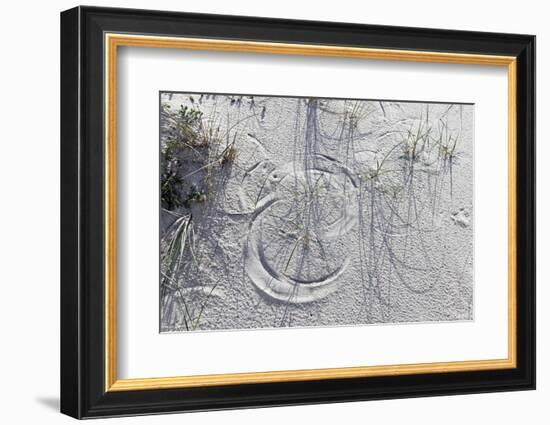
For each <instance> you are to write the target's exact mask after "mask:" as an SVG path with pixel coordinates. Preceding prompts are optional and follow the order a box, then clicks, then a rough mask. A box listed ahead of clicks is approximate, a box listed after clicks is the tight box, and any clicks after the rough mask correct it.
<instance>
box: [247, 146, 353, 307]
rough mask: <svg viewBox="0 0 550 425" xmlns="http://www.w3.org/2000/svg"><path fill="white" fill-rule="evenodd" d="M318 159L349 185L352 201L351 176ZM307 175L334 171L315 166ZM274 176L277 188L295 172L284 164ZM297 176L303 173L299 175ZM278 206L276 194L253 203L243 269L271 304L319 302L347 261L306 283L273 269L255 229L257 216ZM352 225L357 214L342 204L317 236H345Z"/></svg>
mask: <svg viewBox="0 0 550 425" xmlns="http://www.w3.org/2000/svg"><path fill="white" fill-rule="evenodd" d="M322 159H323V160H325V161H326V160H328V161H330V162H331V165H333V166H334V165H335V166H336V167H337V168H336V170H337V171H338V174H339V175H341V176H343V177H344V179H349V181H350V182H351V184H350V188H349V189H350V193H349V196H350V197H353V196H354V195H355V191H356V190H357V183H356V181H355V179H354V175H353V173H352V172H351V171H350V170H349V169H347V167H345V166H344V165H343V164H340V163H339V162H337V161H335V160H334V159H332V158H328V157H325V156H322ZM309 171H314V172H319V173H327V174H332V175H333V174H334V169H331V168H330V166H327V167H324V166H317V167H316V168H314V169H311V170H309ZM275 172H276V173H277V174H278V175H280V176H281V177H280V179H278V181H277V184H280V183H281V182H282V181H283V180H285V179H286V178H287V177H291V176H295V177H296V171H295V170H294V168H293V164H285V165H284V166H282V167H279V168H277V170H276V171H273V172H272V173H275ZM299 173H303V171H301V172H299ZM275 190H276V187H275ZM280 202H283V200H282V199H278V198H277V195H276V192H271V193H269V194H267V195H266V196H264V197H262V198H261V199H260V200H259V202H258V203H257V205H256V210H255V211H254V213H253V214H252V217H251V220H250V224H249V228H248V237H247V239H246V243H245V249H244V260H245V261H244V263H245V269H246V271H247V273H248V276H249V277H250V279H251V281H252V283H253V284H254V285H255V286H256V288H257V289H258V290H260V291H261V292H262V293H264V294H265V295H267V296H269V297H271V298H273V299H275V300H278V301H283V302H290V303H297V304H300V303H308V302H313V301H317V300H320V299H322V298H324V297H326V296H327V295H329V294H331V293H332V292H334V291H335V290H336V289H338V279H339V277H340V276H341V275H342V273H344V271H345V270H346V268H347V267H348V265H349V262H350V260H349V258H346V259H344V261H343V262H342V264H340V265H339V266H338V267H337V268H335V269H334V270H332V271H330V272H328V273H325V274H324V275H322V276H320V277H318V278H316V279H309V280H308V279H298V278H291V277H289V276H287V275H285V274H284V273H282V272H280V271H277V270H276V269H275V268H273V267H272V265H271V264H270V263H269V260H268V258H267V256H266V253H265V250H264V243H263V240H262V238H261V231H259V229H258V223H259V221H260V220H261V216H262V215H263V214H264V213H265V212H266V211H267V210H269V209H270V208H271V207H273V206H274V205H276V204H278V203H280ZM356 222H357V214H354V213H353V211H352V210H349V208H348V204H347V203H345V206H344V208H343V210H342V214H340V216H339V217H338V218H337V219H336V220H335V221H334V222H332V223H331V224H329V225H328V226H327V227H326V228H325V229H324V230H323V232H322V234H321V235H320V236H322V238H323V239H335V238H337V237H340V236H342V235H344V234H346V233H347V232H349V231H350V230H351V229H352V228H353V227H354V226H355V224H356Z"/></svg>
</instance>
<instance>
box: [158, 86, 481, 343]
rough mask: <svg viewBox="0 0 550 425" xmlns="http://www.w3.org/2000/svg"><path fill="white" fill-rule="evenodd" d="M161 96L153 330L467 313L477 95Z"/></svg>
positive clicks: (467, 316) (434, 318) (407, 319)
mask: <svg viewBox="0 0 550 425" xmlns="http://www.w3.org/2000/svg"><path fill="white" fill-rule="evenodd" d="M159 108H160V112H159V113H160V120H159V122H160V129H159V149H160V182H159V185H160V192H159V193H160V200H159V205H160V276H159V280H160V297H159V300H160V330H161V332H187V331H206V330H237V329H258V328H290V327H312V326H317V327H332V326H353V325H367V324H391V323H413V322H445V321H465V320H473V319H474V309H473V297H474V289H475V288H474V283H473V282H474V280H473V270H474V268H473V235H474V229H473V214H474V205H473V188H474V184H473V183H474V175H473V165H474V157H473V144H474V140H473V134H474V133H473V131H474V129H473V127H474V110H475V105H472V104H461V103H440V102H438V103H435V102H410V101H407V102H403V101H394V100H362V99H329V98H318V97H282V96H265V95H253V94H216V93H182V92H169V91H164V92H161V93H160V106H159Z"/></svg>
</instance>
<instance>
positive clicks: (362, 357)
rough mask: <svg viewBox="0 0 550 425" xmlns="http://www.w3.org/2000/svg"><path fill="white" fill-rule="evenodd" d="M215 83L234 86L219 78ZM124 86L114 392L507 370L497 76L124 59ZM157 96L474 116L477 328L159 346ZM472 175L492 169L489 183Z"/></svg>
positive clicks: (270, 335)
mask: <svg viewBox="0 0 550 425" xmlns="http://www.w3.org/2000/svg"><path fill="white" fill-rule="evenodd" d="M267 64H268V65H267ZM159 69H162V74H161V75H159V74H158V72H157V70H159ZM220 69H223V70H224V72H225V73H226V75H228V76H230V77H229V78H219V77H218V72H219V70H220ZM119 72H120V75H119V77H118V78H119V82H120V83H119V86H118V87H119V91H118V102H119V107H118V111H119V115H118V117H119V121H118V123H119V126H118V139H117V145H118V146H117V152H118V154H117V156H118V158H119V168H118V185H119V189H118V196H119V199H118V203H117V205H118V208H119V210H118V217H119V218H118V226H117V228H118V229H119V232H118V235H117V243H118V244H119V245H118V246H119V257H118V262H119V263H118V282H117V290H118V293H119V295H118V297H117V298H118V310H117V311H118V317H117V323H118V326H119V328H118V335H119V337H118V343H119V346H118V374H119V375H118V376H119V378H146V377H160V376H174V375H176V376H181V375H199V374H202V375H204V374H209V373H229V372H235V373H236V372H260V371H272V370H289V369H315V368H329V367H351V366H375V365H388V364H403V363H429V362H443V361H456V360H491V359H502V358H506V357H507V348H508V340H507V309H508V303H507V301H508V298H507V287H508V279H507V270H506V267H502V265H503V264H506V262H507V255H508V252H507V246H508V243H507V240H508V233H507V226H508V223H507V216H506V214H500V215H495V214H494V211H495V210H497V211H507V202H508V199H507V198H508V192H507V181H508V174H507V167H508V161H507V149H508V143H507V122H508V121H507V118H508V107H507V95H508V80H507V68H506V67H504V66H500V67H495V66H485V67H482V66H477V65H476V66H472V65H452V64H438V65H434V64H424V63H406V64H403V63H402V62H395V61H393V62H392V61H365V60H355V59H349V60H342V59H341V58H319V57H316V58H314V57H305V58H303V57H302V58H300V57H296V56H274V55H258V54H235V53H228V52H196V51H188V50H159V49H143V48H124V49H122V52H121V53H120V54H119ZM183 75H184V76H185V78H182V76H183ZM312 76H314V78H313V77H312ZM327 81H333V82H334V83H333V84H326V82H327ZM358 81H360V82H361V83H360V84H357V82H358ZM163 89H170V90H172V91H174V90H175V91H185V90H187V91H205V90H207V91H213V92H220V93H262V92H264V93H266V92H268V93H269V94H278V95H297V96H300V95H302V96H303V95H306V96H307V95H311V94H315V95H316V96H321V97H344V98H346V97H348V98H349V97H356V98H369V97H370V98H374V99H380V98H382V99H384V98H385V99H400V100H416V101H419V100H428V99H429V100H432V101H450V100H452V101H453V102H464V103H473V104H474V105H475V106H474V108H475V114H474V116H475V126H474V128H475V131H474V136H473V137H474V140H475V142H474V158H475V163H476V164H478V168H477V169H476V171H475V190H474V209H475V211H474V223H473V227H474V229H475V230H474V234H475V256H474V276H475V284H474V291H475V297H474V298H475V305H474V308H475V310H474V316H475V320H474V321H463V322H446V323H445V322H441V323H427V324H421V323H415V324H386V325H384V326H380V325H372V326H346V327H339V328H305V329H277V330H268V331H266V330H254V331H252V330H241V331H233V332H207V333H203V332H199V333H194V332H193V333H174V334H159V332H158V305H159V302H158V270H159V269H158V258H159V257H158V240H159V233H158V232H159V229H158V225H154V224H158V223H159V216H158V199H159V193H158V173H159V171H158V164H159V157H158V152H159V150H158V125H159V124H158V119H157V118H158V96H159V90H163ZM479 164H491V172H490V173H489V172H486V170H484V169H483V167H481V168H479ZM484 171H485V172H484ZM152 223H153V225H152ZM487 252H491V255H490V256H487V255H485V253H487ZM328 341H330V343H327V342H328ZM189 347H193V349H192V350H190V349H189ZM218 347H224V355H223V356H220V355H219V350H218ZM288 347H292V349H290V350H289V349H288ZM404 347H406V350H404V349H403V348H404ZM182 356H184V357H185V360H183V359H182ZM158 359H162V362H159V361H158Z"/></svg>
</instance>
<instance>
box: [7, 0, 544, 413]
mask: <svg viewBox="0 0 550 425" xmlns="http://www.w3.org/2000/svg"><path fill="white" fill-rule="evenodd" d="M96 4H97V5H105V6H121V7H140V8H152V7H154V8H158V9H172V10H186V11H197V12H199V11H200V12H210V13H228V14H245V15H263V16H273V17H286V18H302V19H318V20H333V21H348V22H363V23H371V24H388V25H405V26H424V27H439V28H455V29H465V30H483V31H502V32H524V33H534V34H537V36H538V40H537V42H538V49H537V50H538V58H537V61H538V69H537V73H538V75H539V81H538V99H539V101H538V105H537V106H538V117H539V121H540V122H543V123H544V117H547V116H548V115H549V114H550V107H548V104H547V102H545V101H544V99H546V96H547V95H548V89H549V83H548V79H547V76H548V75H550V62H549V61H550V53H548V52H549V51H550V28H549V27H548V24H547V16H548V12H547V11H545V10H543V8H544V2H540V1H528V0H524V1H522V2H521V3H518V2H517V1H513V2H504V1H499V2H496V1H493V2H479V1H468V0H464V1H461V2H460V3H457V2H453V3H448V4H445V5H443V4H442V3H441V1H416V2H411V1H405V0H403V1H398V0H395V1H392V2H357V1H353V0H349V1H346V0H339V1H338V2H331V3H328V2H326V3H321V2H318V1H316V2H305V1H304V2H302V3H300V2H296V1H295V0H294V1H293V0H288V1H283V0H279V1H277V2H258V1H239V0H232V1H222V0H218V1H214V0H201V1H200V2H182V1H175V0H174V1H168V0H164V1H163V0H158V1H156V2H154V3H152V2H150V1H149V2H148V1H137V0H136V1H111V2H109V1H97V3H96ZM74 5H75V3H72V2H68V1H51V2H36V3H35V4H32V3H31V2H17V3H9V5H4V8H3V11H2V17H1V18H0V19H1V25H0V31H1V35H2V41H3V43H2V67H0V73H1V78H0V84H1V87H0V89H1V90H0V94H1V97H0V102H1V103H0V105H1V108H2V110H1V114H0V116H1V117H2V119H1V121H0V123H1V125H0V132H1V133H0V134H1V139H0V140H1V141H2V144H1V148H0V149H1V154H0V161H1V162H0V181H1V182H2V183H1V186H0V187H1V190H2V199H3V200H4V202H3V203H2V209H1V210H0V215H1V220H0V241H1V242H0V249H1V250H2V251H1V254H2V257H1V258H2V259H3V261H2V263H1V264H2V266H1V267H0V274H1V279H0V282H1V285H2V286H1V288H2V292H1V296H0V326H1V331H2V349H1V350H0V377H1V384H0V392H1V394H0V400H2V401H1V405H2V409H1V410H0V415H2V419H1V421H2V422H4V423H9V424H12V423H13V424H17V423H69V421H70V419H69V418H66V417H63V416H61V415H59V414H58V413H57V409H58V391H59V386H58V382H59V360H58V359H59V349H58V346H59V334H58V329H59V17H58V14H59V11H60V10H63V9H67V8H69V7H72V6H74ZM541 99H542V101H541ZM549 137H550V131H549V130H548V128H547V127H545V126H543V125H541V126H540V129H539V132H538V140H539V141H541V143H539V144H538V152H537V155H538V158H539V163H540V167H539V171H538V183H539V184H538V187H539V190H538V217H540V218H541V219H540V220H539V222H538V254H539V255H538V258H539V265H538V297H537V299H538V317H537V320H538V325H539V326H538V336H539V338H538V357H539V364H538V390H537V391H536V392H522V393H503V394H484V395H469V396H455V397H439V398H423V399H410V400H392V401H380V402H364V403H346V404H339V405H322V406H304V407H287V408H272V409H261V410H243V411H236V412H212V413H198V414H192V415H185V416H181V415H168V416H163V417H158V416H157V417H139V418H137V417H136V418H128V419H118V420H111V423H116V422H119V421H120V422H121V423H128V424H130V423H132V424H133V423H161V424H162V423H181V422H182V421H184V420H185V421H187V423H191V424H217V423H224V424H233V423H235V424H237V423H238V424H257V423H281V422H282V423H284V422H287V423H296V422H299V421H301V422H304V421H308V422H313V423H317V424H320V423H323V424H324V423H327V424H334V423H339V422H342V421H343V420H345V421H346V422H350V423H365V422H372V423H379V422H382V421H384V423H389V424H393V423H400V422H404V421H406V423H407V424H414V423H422V424H432V423H433V424H441V423H445V424H464V423H467V422H473V423H499V424H512V423H518V422H526V423H534V424H537V423H547V422H548V417H549V416H550V414H549V413H548V410H547V401H548V399H549V398H550V368H549V366H548V360H547V359H549V358H550V332H549V326H548V323H549V322H550V314H549V311H550V310H549V309H548V308H547V309H545V308H544V306H546V305H548V303H549V302H550V293H549V291H548V288H547V287H546V286H545V285H544V284H545V282H547V281H548V279H549V278H550V268H549V266H548V261H547V260H546V259H547V258H548V257H549V255H550V246H549V242H548V241H549V237H550V227H549V224H548V221H547V220H544V217H548V216H549V214H550V204H549V202H550V199H549V198H548V195H547V193H548V191H547V190H546V189H545V184H544V183H545V182H546V181H548V180H549V179H550V169H549V167H547V166H545V165H546V164H545V163H544V158H546V157H548V155H550V146H549V145H548V143H544V141H545V140H547V139H548V138H549ZM541 160H542V161H541ZM545 260H546V261H545ZM545 402H546V403H545Z"/></svg>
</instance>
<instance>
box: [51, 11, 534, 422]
mask: <svg viewBox="0 0 550 425" xmlns="http://www.w3.org/2000/svg"><path fill="white" fill-rule="evenodd" d="M534 70H535V37H534V36H529V35H517V34H495V33H479V32H465V31H450V30H434V29H418V28H402V27H389V26H369V25H355V24H343V23H331V22H313V21H293V20H281V19H265V18H251V17H238V16H219V15H201V14H187V13H176V12H160V11H143V10H129V9H108V8H94V7H77V8H74V9H71V10H68V11H66V12H63V13H62V14H61V71H62V74H61V104H62V107H61V112H62V114H61V115H62V123H61V164H62V165H61V167H62V168H61V194H62V205H61V207H62V208H61V210H62V217H61V221H62V229H61V249H62V252H61V254H62V276H61V411H62V412H63V413H65V414H68V415H71V416H73V417H77V418H91V417H103V416H120V415H135V414H147V413H162V412H179V411H181V412H184V411H197V410H213V409H226V408H240V407H254V406H273V405H291V404H306V403H324V402H338V401H352V400H369V399H384V398H398V397H413V396H428V395H444V394H463V393H476V392H488V391H509V390H522V389H534V387H535V218H534V214H535V181H534V177H535V134H534V128H535V126H534V122H535V109H534V105H535V71H534Z"/></svg>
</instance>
